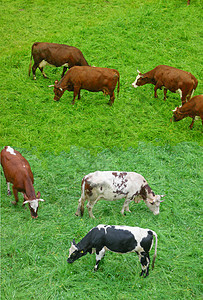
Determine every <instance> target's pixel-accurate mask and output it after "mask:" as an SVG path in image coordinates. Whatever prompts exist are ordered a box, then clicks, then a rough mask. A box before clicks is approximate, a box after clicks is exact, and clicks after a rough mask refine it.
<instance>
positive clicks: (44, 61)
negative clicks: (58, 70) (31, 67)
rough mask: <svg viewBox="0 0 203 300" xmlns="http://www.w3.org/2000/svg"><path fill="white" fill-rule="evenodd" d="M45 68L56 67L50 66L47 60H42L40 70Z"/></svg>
mask: <svg viewBox="0 0 203 300" xmlns="http://www.w3.org/2000/svg"><path fill="white" fill-rule="evenodd" d="M45 66H51V67H54V65H51V64H49V63H48V62H47V61H46V60H42V61H41V62H40V64H39V68H44V67H45Z"/></svg>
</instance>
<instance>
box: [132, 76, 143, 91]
mask: <svg viewBox="0 0 203 300" xmlns="http://www.w3.org/2000/svg"><path fill="white" fill-rule="evenodd" d="M141 77H142V76H140V74H138V75H137V77H136V79H135V81H134V82H133V83H132V86H133V87H134V88H135V89H136V88H137V87H138V85H137V81H138V79H140V78H141Z"/></svg>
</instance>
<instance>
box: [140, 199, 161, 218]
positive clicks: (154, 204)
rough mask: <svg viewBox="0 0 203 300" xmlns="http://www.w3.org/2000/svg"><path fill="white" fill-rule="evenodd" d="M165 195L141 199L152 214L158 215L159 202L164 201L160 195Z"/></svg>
mask: <svg viewBox="0 0 203 300" xmlns="http://www.w3.org/2000/svg"><path fill="white" fill-rule="evenodd" d="M164 196H165V195H155V196H154V199H153V200H151V199H149V198H148V199H146V200H145V199H143V200H144V202H145V204H146V205H147V207H148V208H149V209H150V210H151V211H152V212H153V214H154V215H158V214H159V207H160V203H161V202H163V201H164V199H163V200H161V198H162V197H164Z"/></svg>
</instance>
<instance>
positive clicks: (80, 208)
mask: <svg viewBox="0 0 203 300" xmlns="http://www.w3.org/2000/svg"><path fill="white" fill-rule="evenodd" d="M84 203H85V199H84V198H83V197H82V196H81V197H80V199H79V200H78V208H77V211H76V213H75V215H76V216H80V215H81V217H82V216H83V214H84Z"/></svg>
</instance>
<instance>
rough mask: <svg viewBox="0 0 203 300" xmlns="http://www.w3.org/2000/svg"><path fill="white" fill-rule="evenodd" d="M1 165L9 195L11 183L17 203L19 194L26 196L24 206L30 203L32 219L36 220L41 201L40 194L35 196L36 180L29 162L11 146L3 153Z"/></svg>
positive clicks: (14, 202)
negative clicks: (34, 185)
mask: <svg viewBox="0 0 203 300" xmlns="http://www.w3.org/2000/svg"><path fill="white" fill-rule="evenodd" d="M1 165H2V167H3V171H4V175H5V178H6V183H7V187H8V195H11V191H10V183H12V184H13V187H12V188H13V194H14V197H15V201H12V203H13V204H17V202H18V192H21V193H22V194H23V196H24V202H23V206H24V205H25V204H26V203H28V204H29V208H30V213H31V217H32V218H33V219H36V218H37V217H38V215H37V210H38V206H39V203H38V202H39V201H44V200H43V199H40V196H41V194H40V192H38V193H37V196H36V195H35V190H34V187H33V184H34V178H33V174H32V171H31V168H30V165H29V163H28V161H27V160H26V159H25V158H24V157H23V156H22V155H21V154H20V152H18V151H16V150H14V149H13V148H11V147H10V146H6V147H5V148H4V149H3V150H2V151H1Z"/></svg>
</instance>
